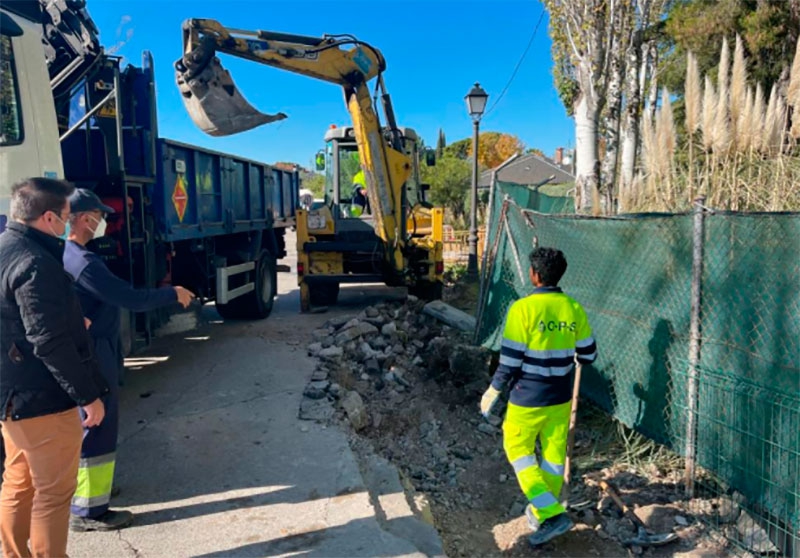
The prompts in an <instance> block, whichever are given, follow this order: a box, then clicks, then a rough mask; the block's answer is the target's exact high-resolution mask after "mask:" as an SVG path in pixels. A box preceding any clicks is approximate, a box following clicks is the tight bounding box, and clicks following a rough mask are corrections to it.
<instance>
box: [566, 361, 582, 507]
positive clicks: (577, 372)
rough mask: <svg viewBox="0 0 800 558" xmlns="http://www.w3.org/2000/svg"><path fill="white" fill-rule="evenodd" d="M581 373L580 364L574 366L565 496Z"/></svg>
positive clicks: (568, 481)
mask: <svg viewBox="0 0 800 558" xmlns="http://www.w3.org/2000/svg"><path fill="white" fill-rule="evenodd" d="M581 372H582V367H581V364H580V363H577V364H576V365H575V382H574V384H573V386H572V408H571V409H570V412H569V433H568V434H567V456H566V460H565V461H564V490H565V494H566V493H568V491H569V483H570V481H571V480H572V449H573V448H574V446H575V423H576V422H577V420H578V396H579V395H580V391H581Z"/></svg>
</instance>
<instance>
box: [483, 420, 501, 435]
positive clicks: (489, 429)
mask: <svg viewBox="0 0 800 558" xmlns="http://www.w3.org/2000/svg"><path fill="white" fill-rule="evenodd" d="M478 430H479V431H480V432H483V433H484V434H497V428H495V427H494V426H492V425H491V424H489V423H487V422H482V423H480V424H479V425H478Z"/></svg>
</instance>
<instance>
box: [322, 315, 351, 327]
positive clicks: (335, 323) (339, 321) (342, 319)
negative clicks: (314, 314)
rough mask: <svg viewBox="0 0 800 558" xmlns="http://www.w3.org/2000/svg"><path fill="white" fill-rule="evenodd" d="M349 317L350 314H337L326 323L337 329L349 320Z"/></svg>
mask: <svg viewBox="0 0 800 558" xmlns="http://www.w3.org/2000/svg"><path fill="white" fill-rule="evenodd" d="M351 319H352V316H337V317H335V318H331V319H330V320H328V323H327V324H326V325H328V326H329V327H332V328H333V329H339V328H340V327H342V326H343V325H344V324H346V323H347V322H349V321H350V320H351Z"/></svg>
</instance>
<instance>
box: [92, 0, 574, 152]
mask: <svg viewBox="0 0 800 558" xmlns="http://www.w3.org/2000/svg"><path fill="white" fill-rule="evenodd" d="M87 7H88V9H89V12H90V14H91V15H92V18H93V19H94V20H95V23H96V24H97V26H98V28H99V29H100V38H101V41H102V42H103V44H104V45H105V46H106V48H107V49H112V48H113V49H114V50H115V51H116V53H117V54H119V55H122V56H124V57H125V59H126V62H128V63H131V64H134V65H140V64H141V53H142V51H143V50H145V49H147V50H150V51H151V52H152V53H153V56H154V59H155V67H156V87H157V94H158V111H159V127H160V129H159V133H160V135H161V136H163V137H168V138H172V139H176V140H179V141H183V142H186V143H191V144H196V145H201V146H204V147H207V148H210V149H216V150H219V151H224V152H229V153H235V154H237V155H241V156H245V157H248V158H252V159H256V160H259V161H265V162H268V163H272V162H276V161H293V162H297V163H300V164H302V165H304V166H308V165H309V164H310V161H311V159H312V157H313V154H314V153H315V152H316V151H317V150H318V149H319V148H320V147H321V146H322V136H323V134H324V133H325V130H326V129H327V128H328V127H329V126H330V125H331V124H338V125H341V124H347V123H348V122H349V117H348V114H347V111H346V110H345V108H344V102H343V98H342V93H341V90H340V89H339V87H338V86H336V85H332V84H328V83H324V82H321V81H317V80H314V79H310V78H306V77H303V76H297V75H294V74H291V73H288V72H285V71H280V70H276V69H273V68H270V67H267V66H260V65H257V64H254V63H250V62H246V61H241V60H236V59H234V58H231V57H229V56H224V55H222V56H221V58H222V61H223V65H224V66H225V67H226V68H227V69H228V70H230V72H231V74H232V75H233V78H234V80H235V81H236V83H237V85H238V86H239V88H240V90H241V91H242V93H243V94H244V95H245V97H246V98H247V99H248V100H249V101H250V102H251V103H252V104H253V105H255V106H256V107H257V108H258V109H260V110H261V111H263V112H267V113H276V112H285V113H286V114H288V115H289V118H288V119H287V120H284V121H282V122H279V123H276V124H269V125H266V126H262V127H260V128H257V129H255V130H252V131H249V132H245V133H242V134H237V135H234V136H229V137H226V138H212V137H210V136H206V135H205V134H203V133H202V132H201V131H200V130H198V129H197V128H195V126H194V124H193V123H192V122H191V120H190V119H189V117H188V116H187V114H186V112H185V111H184V109H183V103H182V102H181V99H180V96H179V94H178V90H177V88H176V86H175V85H174V72H173V68H172V64H173V62H174V61H175V60H176V59H177V58H178V57H179V56H180V54H181V23H182V21H183V20H184V19H187V18H191V17H196V18H200V17H203V18H213V19H217V20H219V21H220V22H222V23H223V24H224V25H226V26H229V27H237V28H242V29H253V30H255V29H266V30H270V31H283V32H288V33H296V34H303V35H313V36H320V35H322V34H324V33H329V34H335V33H350V34H353V35H355V36H356V37H358V38H359V39H361V40H363V41H366V42H369V43H371V44H373V45H374V46H376V47H377V48H379V49H380V50H381V51H382V52H383V54H384V56H385V58H386V60H387V70H386V72H385V74H384V76H385V81H386V85H387V88H388V90H389V92H390V93H391V95H392V100H393V103H394V108H395V113H396V114H397V118H398V122H399V123H400V124H401V125H405V126H410V127H412V128H414V129H416V130H417V132H418V133H419V134H420V135H421V136H422V137H423V138H424V140H425V142H426V143H427V144H428V145H434V144H435V142H436V137H437V134H438V130H439V128H440V127H441V128H442V129H443V130H444V131H445V134H446V136H447V140H448V142H453V141H456V140H458V139H461V138H464V137H468V136H469V135H470V134H471V122H470V119H469V116H468V115H467V111H466V105H465V103H464V95H465V94H466V93H467V91H469V89H470V88H471V86H472V84H473V83H474V82H475V81H479V82H480V83H481V85H482V86H483V87H484V89H486V91H487V92H488V93H489V95H490V97H489V107H490V108H491V107H492V105H493V104H494V101H496V100H497V98H498V96H499V94H500V92H501V91H502V89H503V87H504V86H505V85H506V83H507V82H508V80H509V78H510V76H511V73H512V71H513V69H514V67H515V65H516V64H517V62H518V60H519V58H520V56H521V54H522V52H523V51H524V49H525V47H526V45H527V44H528V41H529V40H530V37H531V33H532V32H533V29H534V27H535V26H536V22H537V21H538V19H539V16H540V14H541V12H542V9H543V8H542V5H541V3H540V2H538V1H537V0H428V1H421V0H405V1H395V0H373V1H372V2H362V1H360V0H354V1H344V0H339V1H333V0H319V1H300V0H281V1H276V0H261V1H256V0H217V1H213V2H212V1H205V0H137V1H131V0H127V1H126V0H89V1H88V2H87ZM551 70H552V61H551V59H550V40H549V37H548V34H547V16H546V15H545V18H544V20H543V21H542V24H541V25H540V27H539V31H538V32H537V33H536V37H535V39H534V42H533V44H532V46H531V48H530V50H529V52H528V54H527V57H526V58H525V61H524V62H523V64H522V66H521V68H520V69H519V72H518V73H517V76H516V77H515V79H514V81H513V83H512V84H511V86H510V87H509V89H508V90H507V92H506V94H505V95H504V96H503V98H502V100H500V102H499V103H498V104H497V105H496V106H495V107H494V108H493V110H492V112H491V113H488V114H487V115H486V116H485V117H484V119H483V121H482V123H481V129H482V130H484V131H489V130H491V131H499V132H508V133H512V134H515V135H517V136H519V137H520V139H521V140H522V141H523V142H525V144H526V145H527V146H528V147H537V148H539V149H542V150H543V151H544V152H545V153H546V154H548V155H551V156H552V154H553V152H554V151H555V148H556V147H559V146H571V145H573V144H574V139H573V138H574V128H573V125H572V121H571V119H569V118H568V117H567V116H566V112H565V111H564V108H563V106H562V104H561V101H560V100H559V98H558V95H557V94H556V91H555V89H554V87H553V79H552V74H551Z"/></svg>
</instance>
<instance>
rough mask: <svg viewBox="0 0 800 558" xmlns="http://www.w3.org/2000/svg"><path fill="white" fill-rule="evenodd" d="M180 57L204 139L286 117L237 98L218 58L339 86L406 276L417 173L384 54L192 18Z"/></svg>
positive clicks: (370, 188)
mask: <svg viewBox="0 0 800 558" xmlns="http://www.w3.org/2000/svg"><path fill="white" fill-rule="evenodd" d="M183 53H184V54H183V57H182V58H181V59H180V60H178V61H177V62H176V63H175V68H176V80H177V82H178V86H179V88H180V91H181V94H182V96H183V100H184V104H185V106H186V109H187V111H188V112H189V114H190V116H191V117H192V120H193V121H194V122H195V123H196V124H197V125H198V126H199V127H200V128H201V129H202V130H204V131H205V132H206V133H208V134H210V135H213V136H224V135H229V134H234V133H237V132H242V131H245V130H249V129H251V128H255V127H256V126H260V125H261V124H266V123H270V122H275V121H277V120H281V119H283V118H285V117H286V116H285V115H284V114H282V113H278V114H274V115H269V114H263V113H261V112H259V111H257V110H256V109H255V108H253V107H252V106H251V105H250V104H249V103H247V101H246V100H245V99H244V97H243V96H242V95H241V94H240V93H239V91H238V90H237V88H236V86H235V85H234V83H233V81H232V79H231V77H230V74H229V73H228V72H227V71H226V70H224V69H223V68H222V66H221V64H220V62H219V59H218V58H217V57H216V53H224V54H229V55H231V56H236V57H239V58H244V59H246V60H251V61H253V62H258V63H261V64H266V65H268V66H273V67H275V68H280V69H283V70H287V71H290V72H294V73H298V74H302V75H305V76H309V77H312V78H316V79H320V80H323V81H327V82H331V83H335V84H338V85H340V86H341V87H342V88H343V90H344V96H345V102H346V104H347V109H348V111H349V112H350V116H351V118H352V120H353V128H354V131H355V136H356V141H357V143H358V151H359V156H360V160H361V166H362V167H363V170H364V174H365V179H366V183H367V195H368V197H369V201H370V206H371V207H372V208H377V211H376V210H375V209H373V215H374V218H375V225H376V227H375V229H376V233H377V234H378V236H379V237H380V238H381V239H382V240H383V242H384V243H385V245H386V246H387V258H388V259H390V263H391V265H392V267H393V268H394V269H395V270H397V271H404V270H405V267H406V263H405V260H404V255H403V248H404V243H405V239H404V238H402V233H401V230H402V226H403V220H404V219H406V214H405V208H403V206H402V188H403V184H404V183H405V181H406V180H407V179H408V178H409V176H410V174H411V172H412V160H411V158H410V157H408V156H407V155H406V154H405V153H403V152H402V146H401V134H400V132H399V130H398V127H397V124H396V122H395V118H394V112H393V109H392V105H391V99H390V97H389V95H388V94H387V93H386V89H385V86H384V82H383V79H382V72H383V71H384V69H385V68H386V61H385V59H384V58H383V55H382V54H381V53H380V51H379V50H378V49H376V48H375V47H373V46H371V45H369V44H367V43H364V42H362V41H359V40H358V39H356V38H355V37H353V36H352V35H325V36H323V37H321V38H320V37H307V36H302V35H290V34H284V33H276V32H272V31H244V30H239V29H229V28H226V27H224V26H223V25H222V24H220V23H219V22H217V21H214V20H210V19H190V20H187V21H186V22H185V23H184V25H183ZM374 78H377V82H376V92H377V91H379V92H380V94H381V104H382V106H383V112H384V117H385V119H386V128H384V129H383V130H382V128H381V122H380V120H379V117H378V115H377V113H376V111H375V108H374V106H373V103H372V98H371V95H370V91H369V85H368V82H369V81H370V80H372V79H374Z"/></svg>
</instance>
